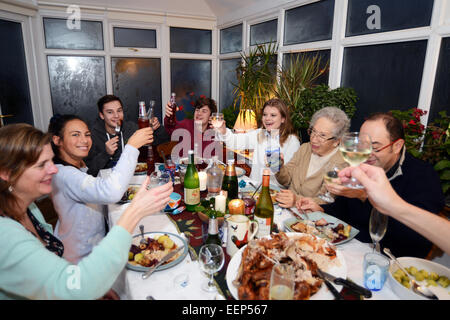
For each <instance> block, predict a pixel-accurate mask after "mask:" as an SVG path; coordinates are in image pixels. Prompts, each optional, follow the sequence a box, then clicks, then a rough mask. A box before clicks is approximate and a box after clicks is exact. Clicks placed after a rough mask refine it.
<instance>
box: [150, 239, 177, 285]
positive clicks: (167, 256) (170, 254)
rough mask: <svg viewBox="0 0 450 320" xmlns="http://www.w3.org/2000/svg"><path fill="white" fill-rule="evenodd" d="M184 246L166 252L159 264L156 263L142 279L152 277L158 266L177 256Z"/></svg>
mask: <svg viewBox="0 0 450 320" xmlns="http://www.w3.org/2000/svg"><path fill="white" fill-rule="evenodd" d="M183 248H184V246H181V247H178V248H177V249H175V250H173V251H172V252H169V253H168V254H166V255H165V256H164V257H163V258H162V259H161V260H160V261H159V262H158V263H157V264H155V265H154V266H153V267H151V268H150V269H149V270H148V271H147V272H145V273H143V274H142V279H144V280H145V279H147V278H148V277H150V275H151V274H152V273H153V272H154V271H155V270H156V268H158V267H159V266H160V265H162V264H163V263H164V262H166V261H167V260H169V259H170V258H172V257H173V256H175V255H176V254H177V253H178V252H179V251H180V250H181V249H183Z"/></svg>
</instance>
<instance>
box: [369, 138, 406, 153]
mask: <svg viewBox="0 0 450 320" xmlns="http://www.w3.org/2000/svg"><path fill="white" fill-rule="evenodd" d="M398 140H400V138H398V139H397V140H395V141H392V142H391V143H389V144H387V145H385V146H384V147H381V148H378V149H374V148H372V151H373V152H375V153H378V152H380V151H383V150H384V149H386V148H387V147H390V146H392V145H393V144H394V143H396V142H397V141H398Z"/></svg>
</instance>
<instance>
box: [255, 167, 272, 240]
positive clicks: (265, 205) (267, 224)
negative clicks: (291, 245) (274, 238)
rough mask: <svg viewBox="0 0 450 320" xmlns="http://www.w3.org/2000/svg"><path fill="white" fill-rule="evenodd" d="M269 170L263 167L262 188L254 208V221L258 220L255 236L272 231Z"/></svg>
mask: <svg viewBox="0 0 450 320" xmlns="http://www.w3.org/2000/svg"><path fill="white" fill-rule="evenodd" d="M269 188H270V170H269V169H264V171H263V180H262V189H261V194H260V195H259V198H258V202H257V203H256V208H255V221H256V222H258V233H257V234H256V237H258V238H263V237H265V236H268V235H270V233H271V232H272V231H273V212H274V210H273V202H272V197H271V196H270V191H269Z"/></svg>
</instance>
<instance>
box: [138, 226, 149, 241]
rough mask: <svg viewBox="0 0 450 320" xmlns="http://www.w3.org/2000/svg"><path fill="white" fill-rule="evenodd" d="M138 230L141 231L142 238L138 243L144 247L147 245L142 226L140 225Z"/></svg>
mask: <svg viewBox="0 0 450 320" xmlns="http://www.w3.org/2000/svg"><path fill="white" fill-rule="evenodd" d="M139 230H141V237H142V239H141V241H140V242H139V243H140V244H145V245H148V241H147V239H145V237H144V225H142V224H141V225H140V226H139Z"/></svg>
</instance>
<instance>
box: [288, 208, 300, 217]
mask: <svg viewBox="0 0 450 320" xmlns="http://www.w3.org/2000/svg"><path fill="white" fill-rule="evenodd" d="M285 209H287V210H288V211H289V212H290V213H292V214H293V215H294V216H296V217H297V218H299V219H300V220H303V217H302V216H301V215H300V214H299V213H297V212H295V211H294V210H292V209H291V208H285Z"/></svg>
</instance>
